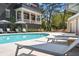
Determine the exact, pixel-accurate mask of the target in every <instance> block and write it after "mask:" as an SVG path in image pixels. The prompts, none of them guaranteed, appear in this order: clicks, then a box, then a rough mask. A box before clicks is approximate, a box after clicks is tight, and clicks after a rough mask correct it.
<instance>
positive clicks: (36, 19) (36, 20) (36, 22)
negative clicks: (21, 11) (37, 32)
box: [35, 14, 37, 23]
mask: <svg viewBox="0 0 79 59" xmlns="http://www.w3.org/2000/svg"><path fill="white" fill-rule="evenodd" d="M35 23H37V15H36V14H35Z"/></svg>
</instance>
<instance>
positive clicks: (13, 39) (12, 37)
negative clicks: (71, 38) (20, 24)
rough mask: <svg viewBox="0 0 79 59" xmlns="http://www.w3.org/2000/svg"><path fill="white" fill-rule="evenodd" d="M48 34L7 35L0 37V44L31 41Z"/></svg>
mask: <svg viewBox="0 0 79 59" xmlns="http://www.w3.org/2000/svg"><path fill="white" fill-rule="evenodd" d="M47 35H48V34H45V33H24V34H8V35H0V44H5V43H11V42H18V41H23V40H33V39H37V38H41V37H45V36H47Z"/></svg>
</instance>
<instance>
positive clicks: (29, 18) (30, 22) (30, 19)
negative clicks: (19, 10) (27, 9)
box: [29, 13, 32, 23]
mask: <svg viewBox="0 0 79 59" xmlns="http://www.w3.org/2000/svg"><path fill="white" fill-rule="evenodd" d="M31 20H32V19H31V13H29V23H31Z"/></svg>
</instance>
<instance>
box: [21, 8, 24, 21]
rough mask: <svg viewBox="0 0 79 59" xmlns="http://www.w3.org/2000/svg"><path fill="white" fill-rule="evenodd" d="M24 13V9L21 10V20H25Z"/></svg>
mask: <svg viewBox="0 0 79 59" xmlns="http://www.w3.org/2000/svg"><path fill="white" fill-rule="evenodd" d="M23 13H24V11H23V9H22V10H21V20H22V21H24V14H23Z"/></svg>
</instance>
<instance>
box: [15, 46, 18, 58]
mask: <svg viewBox="0 0 79 59" xmlns="http://www.w3.org/2000/svg"><path fill="white" fill-rule="evenodd" d="M18 51H19V46H18V45H17V49H16V52H15V56H17V54H18Z"/></svg>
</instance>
